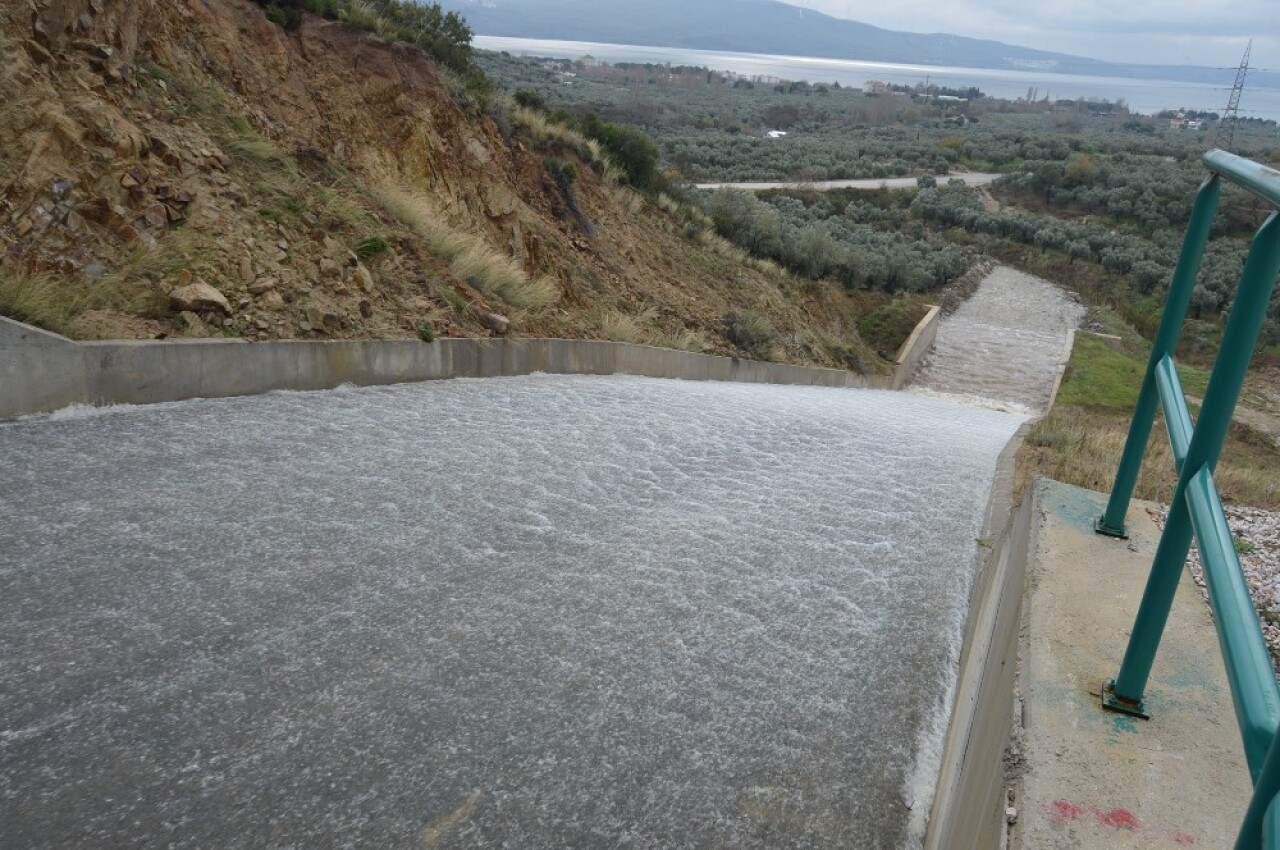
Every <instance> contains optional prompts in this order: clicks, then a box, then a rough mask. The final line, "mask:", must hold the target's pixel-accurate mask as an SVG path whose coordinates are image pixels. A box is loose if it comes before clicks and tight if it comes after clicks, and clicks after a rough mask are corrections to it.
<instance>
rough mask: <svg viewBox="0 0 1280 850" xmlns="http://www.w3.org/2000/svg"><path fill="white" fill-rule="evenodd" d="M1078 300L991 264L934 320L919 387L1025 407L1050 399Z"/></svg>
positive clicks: (1039, 407) (1035, 410) (1032, 410)
mask: <svg viewBox="0 0 1280 850" xmlns="http://www.w3.org/2000/svg"><path fill="white" fill-rule="evenodd" d="M1084 313H1085V310H1084V307H1083V306H1082V305H1081V304H1080V302H1078V301H1076V300H1075V299H1074V298H1072V297H1070V296H1068V295H1067V294H1066V293H1065V292H1063V291H1062V289H1060V288H1059V287H1057V286H1055V285H1054V284H1052V283H1050V282H1048V281H1046V280H1043V279H1042V278H1038V277H1034V276H1032V275H1029V274H1026V273H1024V272H1020V271H1018V270H1016V269H1011V268H1009V267H1008V266H999V267H997V268H996V269H995V270H994V271H993V272H992V273H991V274H990V275H988V276H987V277H986V278H985V279H984V280H983V281H982V283H981V284H980V285H979V286H978V289H977V291H976V292H975V293H974V294H973V297H971V298H970V299H969V300H967V301H965V302H964V303H963V304H961V305H960V307H959V309H957V310H956V311H955V312H954V313H953V314H951V315H950V316H946V317H944V318H943V320H942V322H941V324H939V326H938V339H937V342H936V343H935V344H934V346H933V350H932V351H930V352H929V354H928V355H927V356H926V357H925V361H924V366H923V368H922V369H921V370H920V372H919V373H918V374H917V375H916V376H915V379H914V380H913V381H912V387H913V388H914V389H915V390H916V391H917V392H925V393H934V394H939V395H943V396H947V397H950V398H953V399H955V400H957V401H962V402H966V403H971V404H979V405H987V406H991V405H996V406H999V407H1002V408H1004V409H1010V410H1020V411H1023V412H1026V413H1029V414H1036V415H1038V414H1040V413H1043V412H1044V411H1045V410H1046V409H1047V408H1048V406H1049V403H1050V401H1051V397H1052V394H1053V388H1054V385H1055V383H1056V380H1057V377H1058V375H1060V374H1061V373H1062V368H1063V366H1065V365H1066V362H1067V358H1068V357H1069V356H1070V351H1069V350H1068V348H1067V341H1068V339H1069V336H1068V333H1069V332H1070V331H1071V330H1073V329H1074V328H1076V327H1078V326H1079V325H1080V321H1081V320H1082V319H1083V318H1084Z"/></svg>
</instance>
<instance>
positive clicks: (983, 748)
mask: <svg viewBox="0 0 1280 850" xmlns="http://www.w3.org/2000/svg"><path fill="white" fill-rule="evenodd" d="M1026 430H1027V426H1023V428H1022V429H1020V430H1019V432H1018V434H1017V435H1015V436H1014V438H1013V439H1012V440H1011V441H1010V443H1009V446H1008V447H1007V448H1006V449H1005V451H1004V453H1003V454H1002V455H1001V458H1000V461H999V462H998V464H997V466H998V469H997V480H996V483H995V485H994V487H993V488H992V497H991V503H990V504H989V505H988V510H987V521H986V529H985V530H984V532H983V534H984V537H983V542H984V543H986V544H987V546H988V548H986V557H984V558H982V560H981V563H980V564H979V568H978V571H977V573H976V575H975V576H974V584H973V588H972V589H971V591H970V597H969V618H968V620H967V622H966V625H965V635H964V644H963V649H962V650H961V655H960V673H959V677H958V680H957V682H956V693H955V704H954V708H953V709H952V713H951V722H950V725H949V726H948V728H947V738H946V743H945V745H944V749H943V753H942V764H941V766H940V769H939V772H938V781H937V786H936V789H935V792H934V797H933V808H932V811H931V813H930V816H929V825H928V830H927V833H926V836H925V843H924V847H925V850H994V848H998V847H1001V846H1003V845H1002V839H1003V836H1004V833H1005V822H1004V810H1005V784H1004V749H1005V744H1006V743H1007V742H1008V740H1009V728H1010V723H1011V722H1012V719H1013V688H1014V674H1015V672H1016V669H1017V665H1018V633H1019V623H1020V622H1021V617H1022V599H1023V592H1024V590H1025V588H1026V577H1027V559H1028V556H1029V553H1030V551H1031V547H1030V530H1031V513H1032V510H1031V504H1032V497H1031V495H1030V494H1028V495H1026V496H1025V497H1024V498H1023V501H1022V505H1021V507H1020V508H1019V509H1018V511H1017V513H1016V514H1012V515H1010V505H1011V503H1012V493H1013V489H1012V487H1013V482H1012V476H1013V457H1014V455H1015V454H1016V453H1017V449H1018V447H1019V446H1021V444H1022V439H1023V436H1024V434H1025V431H1026ZM995 529H999V531H998V532H996V531H995Z"/></svg>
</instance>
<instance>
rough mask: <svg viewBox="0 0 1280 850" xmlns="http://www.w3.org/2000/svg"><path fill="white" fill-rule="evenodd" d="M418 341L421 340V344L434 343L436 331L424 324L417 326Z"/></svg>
mask: <svg viewBox="0 0 1280 850" xmlns="http://www.w3.org/2000/svg"><path fill="white" fill-rule="evenodd" d="M418 339H420V340H422V341H423V342H435V339H436V329H435V328H433V327H431V325H428V324H426V323H425V322H424V323H423V324H421V325H418Z"/></svg>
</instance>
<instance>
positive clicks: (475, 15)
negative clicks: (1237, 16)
mask: <svg viewBox="0 0 1280 850" xmlns="http://www.w3.org/2000/svg"><path fill="white" fill-rule="evenodd" d="M441 6H443V7H444V8H446V9H450V10H457V11H459V12H461V13H462V14H463V15H465V16H466V18H467V21H468V22H469V23H470V24H471V27H472V29H473V30H474V31H475V33H476V34H477V35H495V36H508V37H514V38H541V39H558V40H563V41H595V42H604V43H609V44H636V45H648V46H653V47H676V48H686V49H692V50H720V51H736V52H743V53H767V54H774V55H783V56H813V57H819V58H823V59H857V60H863V61H867V62H897V63H905V64H926V65H959V66H962V67H970V68H994V69H1002V70H1018V71H1028V70H1034V71H1047V72H1051V73H1058V74H1085V75H1089V76H1103V77H1132V78H1139V79H1160V80H1177V81H1182V82H1190V83H1213V84H1223V85H1230V84H1231V82H1232V80H1233V79H1234V71H1231V70H1223V69H1220V68H1204V67H1199V66H1194V65H1127V64H1117V63H1111V62H1102V61H1099V60H1097V59H1088V58H1086V57H1083V56H1071V55H1068V54H1066V53H1050V52H1047V51H1043V50H1033V49H1031V48H1028V47H1018V46H1016V45H1012V44H1004V43H1003V42H999V41H989V40H986V39H978V38H966V37H964V36H958V35H947V34H943V33H933V34H927V35H926V34H921V33H910V32H899V31H896V30H887V29H881V28H880V27H873V26H871V25H869V24H863V23H858V22H857V21H849V20H844V19H842V18H833V17H830V16H828V15H823V14H820V13H818V12H814V11H810V10H803V9H800V8H799V7H797V6H790V5H787V4H785V3H779V2H776V0H441ZM1259 76H1266V77H1270V79H1269V80H1267V79H1260V78H1254V82H1255V83H1256V84H1258V85H1262V86H1267V87H1278V88H1280V74H1276V73H1274V72H1259Z"/></svg>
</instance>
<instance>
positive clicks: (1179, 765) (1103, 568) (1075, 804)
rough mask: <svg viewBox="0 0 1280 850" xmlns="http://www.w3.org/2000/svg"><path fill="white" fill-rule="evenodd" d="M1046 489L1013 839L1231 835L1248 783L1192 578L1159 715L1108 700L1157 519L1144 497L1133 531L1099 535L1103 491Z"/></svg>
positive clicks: (1220, 841) (1156, 674)
mask: <svg viewBox="0 0 1280 850" xmlns="http://www.w3.org/2000/svg"><path fill="white" fill-rule="evenodd" d="M1036 487H1037V489H1036V493H1035V499H1036V502H1035V505H1034V509H1035V514H1034V515H1033V519H1032V522H1033V528H1032V543H1031V561H1030V567H1029V568H1030V571H1031V574H1030V582H1031V587H1030V590H1029V591H1028V598H1027V601H1026V608H1025V610H1026V616H1025V620H1024V632H1023V634H1024V637H1023V641H1024V644H1023V648H1022V662H1021V663H1022V667H1021V672H1020V681H1021V685H1020V689H1021V697H1022V700H1023V706H1022V708H1023V711H1022V718H1023V728H1022V729H1021V730H1020V734H1019V733H1015V741H1016V742H1017V743H1016V746H1017V748H1018V749H1020V750H1021V754H1022V756H1023V757H1024V758H1025V762H1024V763H1023V764H1022V765H1021V766H1020V767H1019V768H1017V769H1018V770H1020V773H1021V776H1020V779H1019V781H1018V783H1017V786H1016V802H1015V805H1016V807H1017V809H1018V819H1017V823H1016V825H1015V826H1013V827H1012V829H1011V830H1010V835H1009V838H1010V842H1009V846H1010V847H1013V848H1028V850H1031V848H1034V850H1049V848H1067V847H1071V848H1094V847H1097V848H1102V847H1106V848H1130V847H1132V848H1144V849H1145V848H1165V847H1168V848H1182V847H1191V846H1195V847H1230V846H1232V845H1233V844H1234V843H1235V838H1236V833H1237V832H1238V830H1239V827H1240V821H1241V819H1242V817H1243V815H1244V810H1245V807H1246V806H1247V804H1248V801H1249V796H1250V793H1251V790H1252V786H1251V784H1250V780H1249V772H1248V769H1247V768H1246V766H1245V761H1244V751H1243V747H1242V745H1241V741H1240V733H1239V731H1238V730H1237V727H1236V721H1235V714H1234V710H1233V708H1232V704H1231V693H1230V690H1229V688H1228V685H1227V680H1226V674H1225V672H1224V670H1223V665H1222V657H1221V653H1220V651H1219V649H1218V641H1217V637H1216V635H1215V633H1214V627H1213V623H1212V621H1211V619H1210V614H1209V608H1208V606H1207V605H1206V604H1205V603H1204V602H1203V601H1202V599H1201V597H1200V595H1199V593H1198V592H1197V590H1196V588H1195V587H1194V585H1193V584H1192V582H1191V578H1190V576H1189V575H1184V577H1183V581H1182V583H1181V585H1180V586H1179V588H1178V594H1177V597H1176V599H1175V601H1174V606H1173V612H1172V614H1171V615H1170V617H1169V625H1168V627H1167V629H1166V631H1165V635H1164V639H1163V643H1162V644H1161V649H1160V654H1159V656H1158V657H1157V658H1156V663H1155V667H1154V669H1153V671H1152V677H1151V682H1150V684H1149V685H1148V688H1147V703H1148V706H1149V707H1150V710H1151V712H1152V719H1151V720H1139V719H1136V718H1132V717H1127V716H1124V715H1121V714H1115V713H1112V712H1108V711H1104V710H1103V709H1102V708H1101V707H1100V705H1099V696H1098V693H1099V689H1100V688H1101V686H1102V685H1103V684H1104V683H1105V682H1106V681H1107V680H1108V679H1110V678H1112V677H1114V675H1115V673H1116V671H1117V670H1118V669H1119V665H1120V659H1121V657H1122V656H1123V654H1124V650H1125V645H1126V641H1127V639H1128V635H1129V631H1130V629H1131V627H1132V625H1133V617H1134V614H1135V612H1136V611H1137V606H1138V601H1139V599H1140V598H1141V595H1142V590H1143V587H1144V585H1145V583H1146V578H1147V574H1148V571H1149V570H1150V567H1151V559H1152V556H1153V555H1154V553H1155V548H1156V543H1157V541H1158V540H1159V529H1158V528H1157V527H1156V525H1155V523H1154V521H1152V519H1151V518H1150V516H1149V515H1148V514H1147V508H1149V507H1152V506H1151V505H1149V504H1147V503H1139V502H1135V503H1134V505H1133V506H1132V507H1131V509H1130V511H1129V516H1128V520H1127V522H1128V527H1129V532H1130V535H1131V536H1130V539H1129V540H1127V541H1125V540H1116V539H1112V538H1107V537H1102V536H1099V535H1097V534H1095V533H1094V531H1093V521H1094V518H1095V517H1097V516H1098V515H1099V514H1100V513H1101V511H1102V508H1103V505H1104V504H1105V497H1104V496H1103V495H1101V494H1098V493H1094V492H1091V491H1088V490H1082V489H1079V488H1075V487H1070V486H1068V485H1065V484H1059V483H1057V482H1052V481H1047V480H1041V481H1039V482H1037V485H1036ZM1016 714H1017V713H1016V712H1015V717H1016ZM1018 739H1020V740H1018Z"/></svg>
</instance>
